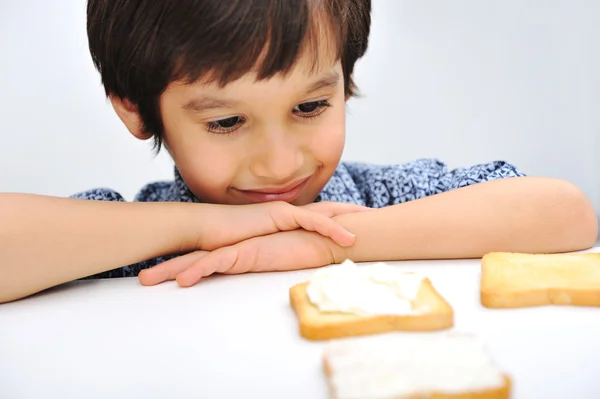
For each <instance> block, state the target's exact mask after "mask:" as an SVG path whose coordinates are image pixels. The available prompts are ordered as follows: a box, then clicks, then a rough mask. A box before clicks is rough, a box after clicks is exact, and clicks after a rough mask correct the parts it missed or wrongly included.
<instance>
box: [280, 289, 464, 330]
mask: <svg viewBox="0 0 600 399" xmlns="http://www.w3.org/2000/svg"><path fill="white" fill-rule="evenodd" d="M307 286H308V282H305V283H300V284H297V285H295V286H293V287H292V288H290V293H289V295H290V303H291V306H292V308H293V309H294V311H295V312H296V315H297V317H298V322H299V325H300V327H299V328H300V335H301V336H303V337H304V338H307V339H310V340H327V339H334V338H343V337H350V336H360V335H368V334H377V333H383V332H389V331H433V330H443V329H447V328H451V327H452V326H453V325H454V311H453V309H452V307H451V306H450V304H448V302H447V301H446V300H445V299H444V298H443V297H442V296H441V295H440V294H439V293H438V292H437V291H436V290H435V288H434V287H433V285H432V284H431V282H430V281H429V279H426V278H425V279H423V281H422V283H421V286H420V287H419V290H418V293H417V296H416V298H415V300H414V305H413V306H414V308H415V310H416V311H417V313H411V314H406V315H375V316H358V315H355V314H350V313H341V312H327V313H324V312H321V311H320V310H319V308H317V307H316V306H315V305H313V304H312V303H311V302H310V299H309V297H308V294H307Z"/></svg>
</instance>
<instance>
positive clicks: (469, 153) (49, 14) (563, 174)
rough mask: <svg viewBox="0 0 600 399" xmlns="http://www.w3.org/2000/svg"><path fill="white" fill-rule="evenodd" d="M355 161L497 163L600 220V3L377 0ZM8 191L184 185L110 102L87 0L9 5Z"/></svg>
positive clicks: (1, 187) (1, 176)
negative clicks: (573, 197)
mask: <svg viewBox="0 0 600 399" xmlns="http://www.w3.org/2000/svg"><path fill="white" fill-rule="evenodd" d="M372 29H373V30H372V40H371V43H370V49H369V52H368V54H367V56H366V58H365V59H364V60H362V61H360V62H359V65H358V67H357V72H356V80H357V82H358V84H359V85H360V88H361V90H362V92H363V95H364V97H363V98H362V99H360V100H351V101H350V103H349V110H348V144H347V149H346V153H345V159H346V160H363V161H372V162H380V163H397V162H405V161H410V160H413V159H416V158H421V157H437V158H440V159H442V160H444V161H446V162H447V163H448V164H449V165H450V166H451V167H456V166H467V165H470V164H473V163H478V162H486V161H490V160H494V159H505V160H509V161H511V162H513V163H515V164H516V165H517V166H518V167H520V168H521V169H522V170H523V171H525V172H526V173H528V174H531V175H544V176H554V177H560V178H564V179H567V180H569V181H571V182H573V183H575V184H577V185H578V186H579V187H581V188H582V189H583V190H584V191H585V192H586V193H587V194H588V196H589V197H590V198H591V199H592V201H593V203H594V205H595V207H596V211H597V212H599V213H600V171H599V170H600V161H599V160H598V159H597V157H596V154H598V153H599V150H600V139H599V138H598V135H599V134H600V116H599V115H600V49H599V48H598V43H597V40H598V38H600V2H598V1H596V0H571V1H565V0H505V1H481V0H462V1H459V0H456V1H452V2H449V1H444V0H428V1H425V0H419V1H417V0H413V1H400V0H374V13H373V27H372ZM0 61H1V62H0V88H1V90H0V117H1V118H0V123H1V125H0V135H1V139H2V140H1V145H0V191H21V192H34V193H41V194H52V195H63V196H66V195H69V194H72V193H74V192H78V191H81V190H85V189H89V188H93V187H98V186H102V187H111V188H114V189H116V190H118V191H120V192H121V193H122V194H124V195H125V197H126V198H128V199H131V198H132V197H133V195H134V194H135V193H136V192H137V190H139V188H141V186H142V185H144V184H146V183H148V182H150V181H155V180H162V179H171V178H172V164H171V161H170V159H169V158H168V156H167V155H166V154H162V155H160V156H159V157H158V158H154V157H153V155H152V152H151V150H150V143H149V142H139V141H136V140H135V139H134V138H133V137H131V136H130V135H129V134H128V133H127V132H126V130H125V129H124V127H123V126H122V125H121V123H120V121H119V120H118V118H117V117H116V116H115V115H114V112H113V111H112V109H111V108H110V106H109V105H108V103H107V101H106V100H105V98H104V93H103V90H102V88H101V86H100V80H99V76H98V74H97V72H96V71H95V70H94V68H93V65H92V62H91V59H90V56H89V53H88V49H87V39H86V34H85V1H84V0H61V1H46V0H19V1H16V0H12V1H9V0H0Z"/></svg>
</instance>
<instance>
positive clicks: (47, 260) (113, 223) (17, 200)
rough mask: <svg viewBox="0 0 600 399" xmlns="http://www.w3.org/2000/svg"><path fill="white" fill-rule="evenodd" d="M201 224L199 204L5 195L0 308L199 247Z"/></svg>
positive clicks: (0, 212) (0, 225) (0, 197)
mask: <svg viewBox="0 0 600 399" xmlns="http://www.w3.org/2000/svg"><path fill="white" fill-rule="evenodd" d="M200 217H201V215H200ZM198 219H199V215H198V208H197V204H196V207H195V206H194V204H179V203H125V202H106V201H86V200H80V199H66V198H55V197H46V196H37V195H24V194H0V303H1V302H6V301H10V300H14V299H19V298H22V297H25V296H28V295H31V294H33V293H35V292H38V291H41V290H43V289H46V288H49V287H52V286H55V285H58V284H61V283H64V282H67V281H72V280H75V279H78V278H82V277H85V276H89V275H92V274H96V273H99V272H103V271H106V270H110V269H114V268H117V267H120V266H124V265H129V264H133V263H136V262H140V261H142V260H146V259H150V258H153V257H157V256H161V255H165V254H170V253H174V252H179V251H186V250H192V249H195V248H194V243H193V241H194V240H193V239H190V238H191V237H198V236H199V234H200V231H199V230H198V228H199V223H197V220H198Z"/></svg>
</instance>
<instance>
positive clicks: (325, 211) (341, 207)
mask: <svg viewBox="0 0 600 399" xmlns="http://www.w3.org/2000/svg"><path fill="white" fill-rule="evenodd" d="M302 208H305V209H309V210H311V211H313V212H318V213H320V214H322V215H325V216H328V217H334V216H337V215H342V214H344V213H356V212H365V211H368V210H371V208H369V207H366V206H362V205H357V204H349V203H345V202H314V203H312V204H308V205H305V206H303V207H302Z"/></svg>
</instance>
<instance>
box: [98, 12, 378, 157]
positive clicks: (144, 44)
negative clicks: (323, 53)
mask: <svg viewBox="0 0 600 399" xmlns="http://www.w3.org/2000/svg"><path fill="white" fill-rule="evenodd" d="M370 14H371V0H89V1H88V4H87V33H88V41H89V47H90V52H91V55H92V59H93V61H94V65H95V66H96V68H97V69H98V71H99V72H100V75H101V77H102V84H103V85H104V89H105V91H106V94H107V95H112V96H116V97H119V98H121V99H127V100H129V101H131V102H132V103H133V104H135V105H136V106H137V107H138V112H139V115H140V117H141V119H142V122H143V124H144V125H143V129H144V131H145V132H147V133H149V134H152V135H153V136H154V144H155V148H156V150H157V151H158V150H160V147H161V143H162V134H163V124H162V120H161V115H160V106H159V98H160V95H161V94H162V93H163V92H164V91H165V89H166V88H167V86H168V85H169V83H171V82H174V81H178V80H184V81H187V82H194V81H195V80H197V79H199V78H202V79H209V80H213V81H218V82H219V83H220V84H221V85H224V84H226V83H227V82H229V81H232V80H235V79H236V78H239V77H241V76H242V75H244V74H245V73H247V72H249V71H251V70H253V69H255V68H256V71H257V74H258V79H266V78H269V77H272V76H273V75H275V74H277V73H285V72H287V71H289V70H290V69H291V67H293V65H294V63H295V61H296V59H297V57H298V56H299V55H300V54H301V53H302V52H304V51H306V54H310V55H311V56H312V57H313V60H314V62H315V63H316V62H317V60H318V56H317V53H316V52H317V50H318V46H319V40H322V38H323V33H324V32H325V33H327V34H329V35H331V34H332V35H333V38H334V40H335V43H336V46H337V48H336V49H335V50H336V52H337V53H336V57H337V58H336V59H338V60H340V59H341V63H342V69H343V74H344V80H345V88H344V89H345V93H346V95H348V96H352V95H355V94H356V88H355V84H354V82H353V80H352V71H353V69H354V64H355V62H356V61H357V60H358V59H359V58H360V57H362V56H363V55H364V53H365V51H366V49H367V42H368V37H369V32H370V25H371V15H370ZM320 22H321V23H320ZM326 37H327V36H326Z"/></svg>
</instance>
